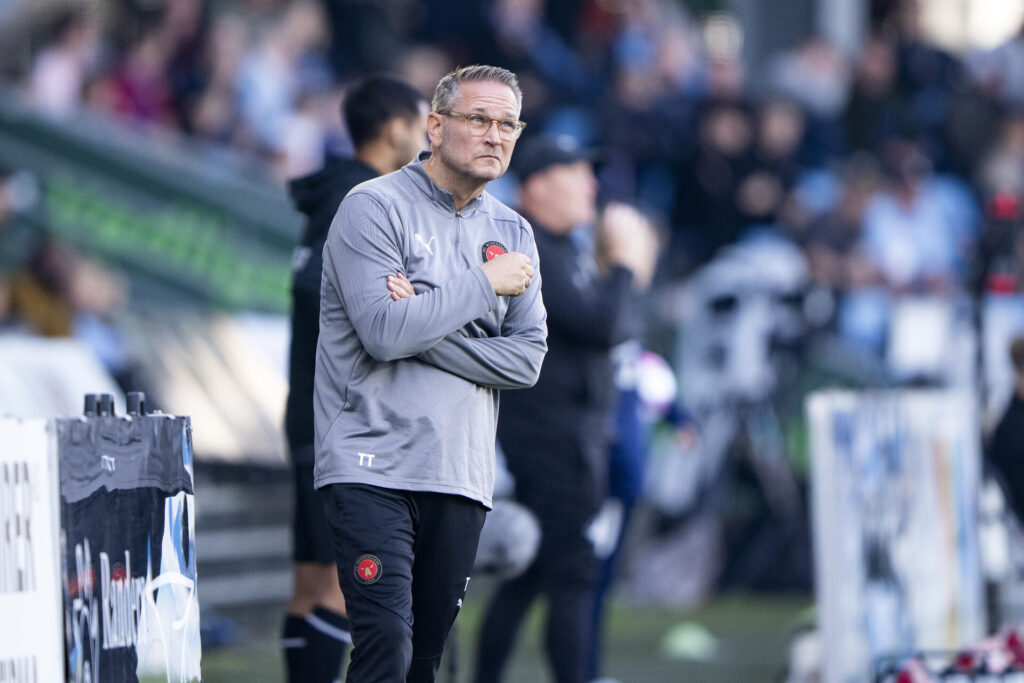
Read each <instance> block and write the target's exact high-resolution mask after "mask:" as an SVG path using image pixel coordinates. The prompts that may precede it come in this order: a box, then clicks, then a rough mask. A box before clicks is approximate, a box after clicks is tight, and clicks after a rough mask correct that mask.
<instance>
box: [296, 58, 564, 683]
mask: <svg viewBox="0 0 1024 683" xmlns="http://www.w3.org/2000/svg"><path fill="white" fill-rule="evenodd" d="M521 104H522V93H521V91H520V89H519V84H518V80H517V79H516V76H515V74H513V73H511V72H509V71H507V70H505V69H501V68H498V67H491V66H471V67H465V68H462V69H458V70H456V71H454V72H452V73H450V74H448V75H447V76H445V77H444V78H442V79H441V81H440V83H439V84H438V86H437V89H436V90H435V92H434V98H433V102H432V111H431V113H430V115H429V117H428V119H427V134H428V138H429V141H430V146H431V151H430V152H422V153H420V155H419V157H418V158H417V159H416V160H414V161H413V162H412V163H410V164H408V165H407V166H405V167H404V168H402V169H400V170H398V171H396V172H394V173H391V174H388V175H385V176H382V177H380V178H376V179H374V180H370V181H368V182H366V183H363V184H361V185H358V186H357V187H355V188H354V189H353V190H352V191H351V192H350V193H349V195H348V196H347V197H346V198H345V200H344V201H343V202H342V203H341V207H340V208H339V210H338V214H337V216H336V217H335V219H334V222H333V224H332V226H331V230H330V233H329V235H328V238H327V243H326V245H325V247H324V252H323V257H324V277H323V282H322V285H321V313H320V339H319V343H318V346H317V356H316V378H315V396H314V411H315V417H316V420H315V423H316V442H317V452H316V468H315V478H316V479H315V484H316V486H317V488H319V489H320V490H321V492H322V498H323V502H324V509H325V511H326V513H327V519H328V522H329V525H330V530H331V536H332V542H333V546H334V551H335V558H336V564H337V568H338V580H339V583H340V586H341V589H342V592H343V593H344V595H345V601H346V604H347V607H348V615H349V621H350V623H351V629H352V643H353V649H352V659H351V663H350V665H349V669H348V678H347V680H348V681H349V683H367V682H373V681H389V682H396V681H433V680H434V678H435V676H436V674H437V669H438V666H439V664H440V659H441V654H442V652H443V650H444V644H445V640H446V638H447V635H448V631H449V629H450V628H451V626H452V624H453V623H454V620H455V617H456V615H457V614H458V611H459V609H460V608H461V606H462V600H463V598H464V597H465V592H466V588H467V587H468V584H469V575H470V570H471V567H472V564H473V560H474V557H475V555H476V549H477V542H478V540H479V536H480V529H481V527H482V525H483V520H484V514H485V511H486V510H487V509H488V508H489V507H490V505H491V495H492V492H493V486H494V434H495V428H496V421H497V413H498V391H499V390H500V389H516V388H522V387H528V386H531V385H532V384H533V383H534V382H535V381H536V379H537V376H538V374H539V372H540V366H541V361H542V360H543V357H544V354H545V352H546V350H547V345H546V337H547V326H546V322H545V321H546V313H545V310H544V306H543V303H542V301H541V297H540V274H539V273H538V272H536V270H535V267H536V265H537V254H536V247H535V246H534V241H533V232H532V230H531V228H530V226H529V224H528V223H527V222H526V221H525V220H524V219H523V218H522V217H521V216H519V215H518V214H517V213H515V212H514V211H512V210H511V209H509V208H508V207H506V206H504V205H503V204H501V203H500V202H498V201H497V200H496V199H495V198H494V197H492V196H491V195H490V194H488V193H487V192H485V191H484V190H485V187H486V186H487V183H489V182H490V181H491V180H494V179H495V178H497V177H499V176H500V175H501V174H502V173H504V172H505V170H506V168H508V164H509V161H510V159H511V156H512V150H513V148H514V147H515V143H516V140H517V138H518V137H519V134H520V132H521V131H522V129H523V127H524V126H525V124H524V123H522V122H521V121H519V113H520V111H521Z"/></svg>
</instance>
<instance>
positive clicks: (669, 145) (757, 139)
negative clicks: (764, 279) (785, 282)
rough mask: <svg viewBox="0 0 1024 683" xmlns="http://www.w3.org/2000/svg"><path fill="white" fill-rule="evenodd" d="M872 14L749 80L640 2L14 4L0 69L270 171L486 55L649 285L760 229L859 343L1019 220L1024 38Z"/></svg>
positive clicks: (882, 1)
mask: <svg viewBox="0 0 1024 683" xmlns="http://www.w3.org/2000/svg"><path fill="white" fill-rule="evenodd" d="M869 4H870V14H871V17H870V25H869V27H868V30H867V31H866V37H865V39H864V41H863V43H862V45H861V46H860V48H859V50H858V51H857V52H856V53H855V54H846V53H844V52H843V51H841V50H839V49H837V48H836V47H834V46H832V45H830V44H829V43H827V42H825V41H823V40H822V39H820V38H818V37H810V38H807V39H806V40H804V41H803V42H801V43H800V44H797V45H794V46H793V47H792V48H791V49H789V50H787V51H785V52H782V53H780V54H777V55H775V56H774V57H772V58H771V59H769V60H766V61H765V63H763V64H756V65H752V64H747V63H745V62H744V59H743V52H742V46H743V27H741V26H740V25H739V24H738V23H737V21H736V20H735V18H733V17H732V16H731V15H728V14H713V15H708V16H696V15H693V14H690V13H688V12H687V11H685V10H684V9H683V6H684V3H677V2H663V1H659V0H614V1H612V0H571V1H564V2H557V3H555V2H544V0H493V1H489V2H476V1H473V0H460V1H459V2H451V1H445V2H440V1H439V0H405V1H403V2H361V1H354V0H353V1H345V0H342V1H337V2H318V1H317V0H224V1H222V2H203V1H202V0H166V2H156V3H153V2H146V3H142V2H130V1H129V2H99V3H84V2H83V3H51V2H47V3H12V4H9V5H8V9H7V10H6V12H7V13H8V14H9V15H11V16H12V17H13V18H14V19H16V20H14V21H10V22H5V23H7V24H8V25H9V27H10V32H14V31H21V33H20V34H19V35H23V36H29V37H30V38H23V39H22V40H21V42H20V44H25V42H26V40H27V41H28V44H27V45H26V49H24V50H21V51H17V50H16V51H14V52H18V53H19V54H22V55H23V58H22V59H20V60H18V59H12V58H11V57H10V55H8V59H7V62H8V63H7V64H4V65H3V66H4V68H5V69H6V70H7V71H8V73H9V74H10V75H11V76H13V77H14V78H15V79H16V80H17V82H18V83H20V85H21V87H22V88H23V91H24V94H25V96H26V98H27V99H28V100H29V101H30V102H31V103H32V104H34V105H35V106H36V107H38V108H39V109H40V110H41V111H43V112H45V113H47V114H49V115H52V116H54V117H65V116H69V115H71V114H73V113H74V112H76V111H78V110H80V109H83V108H84V109H89V110H93V111H98V112H102V113H103V114H105V115H107V116H110V117H115V118H117V119H118V120H122V121H124V122H125V123H126V124H128V125H132V126H139V127H158V128H170V129H176V130H180V131H182V132H184V133H185V134H187V135H188V136H192V137H194V138H199V139H203V140H209V141H212V142H215V143H222V144H224V145H229V146H232V147H234V148H237V149H240V150H244V151H245V152H246V153H250V154H254V155H256V156H258V157H260V158H262V159H264V160H266V162H267V163H268V164H269V166H270V168H272V170H273V172H274V173H275V174H276V176H277V177H279V178H281V179H282V180H283V179H287V178H292V177H296V176H299V175H302V174H304V173H307V172H310V171H312V170H315V169H317V168H319V167H320V166H321V164H322V162H323V158H324V155H325V153H345V152H346V151H349V150H350V143H349V142H348V140H347V136H346V133H345V131H344V130H343V127H342V126H341V124H340V120H339V116H338V102H339V100H340V97H341V92H342V88H343V87H344V85H345V84H346V83H348V82H350V81H351V80H353V79H354V78H356V77H358V76H361V75H365V74H366V73H369V72H379V71H391V72H397V73H398V74H399V75H401V76H403V77H404V78H406V79H407V80H409V81H410V82H412V83H413V84H414V85H416V86H417V87H419V88H420V89H421V90H423V91H424V92H425V93H428V94H429V92H430V91H431V89H432V86H433V84H434V83H436V81H437V79H438V77H439V76H440V75H442V74H443V73H445V72H446V71H447V70H448V69H449V68H451V66H453V65H455V64H466V63H473V62H484V63H494V64H500V65H503V66H506V67H509V68H511V69H512V70H514V71H516V72H517V73H518V74H519V76H520V78H521V79H522V82H523V90H524V92H525V93H526V99H525V102H524V112H523V119H524V120H526V121H528V122H529V123H530V126H531V130H532V131H534V132H536V131H539V130H546V131H548V132H556V133H568V134H570V135H573V136H574V137H576V138H577V139H578V140H579V141H580V143H581V144H583V145H585V146H592V147H594V148H596V149H599V150H600V152H601V161H602V163H601V167H600V176H601V183H602V188H603V193H604V195H606V199H627V200H630V201H633V202H638V203H640V204H641V205H644V206H646V207H649V208H650V209H651V210H652V211H654V212H656V213H657V214H659V215H661V216H662V217H663V218H664V224H665V225H666V226H668V228H667V232H668V234H669V235H670V239H669V240H668V242H669V244H670V248H669V253H668V256H667V257H666V258H665V259H664V263H663V271H664V273H665V274H666V275H667V276H668V277H670V278H677V277H681V276H683V275H686V274H688V273H690V272H692V271H693V270H694V269H696V268H698V267H699V266H700V265H702V264H703V263H705V262H706V261H707V260H708V259H710V258H711V257H712V255H713V254H715V253H716V251H717V250H719V249H720V248H721V247H723V246H726V245H729V244H732V243H734V242H736V241H737V240H738V239H740V237H741V236H742V235H743V234H744V233H745V232H747V231H749V230H750V229H751V228H755V227H756V228H766V227H767V228H770V229H771V230H774V231H777V232H778V233H780V234H781V235H783V236H785V237H786V238H787V239H789V240H792V241H794V242H795V243H797V244H798V245H800V247H801V248H802V249H803V250H804V252H805V253H806V256H807V258H808V261H809V266H810V274H811V277H812V278H813V279H814V281H816V282H818V283H820V284H823V285H825V286H827V287H829V288H831V289H833V290H836V291H842V292H852V293H854V294H855V296H853V297H851V299H852V300H853V301H852V303H851V304H850V305H849V306H848V307H846V308H845V309H844V310H843V311H842V312H841V313H842V315H841V317H840V319H839V321H840V324H842V325H844V326H845V327H846V328H848V333H849V334H848V336H849V338H850V339H852V340H855V341H860V342H863V343H865V344H869V345H871V344H876V345H877V344H878V343H880V339H881V336H880V335H881V334H882V333H881V331H880V330H879V329H878V328H879V323H878V322H877V321H876V320H874V318H872V316H873V315H874V316H875V317H877V315H876V313H877V311H878V310H881V309H879V308H878V307H877V306H876V305H875V304H877V303H878V301H879V296H878V292H879V291H891V292H916V293H937V294H941V295H943V296H945V295H948V294H950V293H953V292H956V291H957V290H958V289H960V290H962V289H964V288H965V287H967V286H968V284H969V277H970V275H972V272H971V268H972V267H974V266H975V265H976V264H975V262H974V260H973V257H974V255H975V253H976V252H975V250H976V249H977V247H978V245H979V240H980V238H981V229H982V224H983V221H982V218H983V214H984V211H985V210H986V209H988V208H989V207H992V210H994V211H996V212H1000V211H1001V212H1003V214H1005V213H1006V212H1007V211H1009V212H1011V213H1012V212H1014V211H1016V210H1017V209H1016V203H1015V200H1016V198H1017V196H1018V194H1019V193H1020V192H1021V191H1022V190H1024V115H1022V113H1021V111H1020V109H1019V107H1020V104H1021V103H1022V101H1024V35H1018V36H1015V37H1014V38H1012V39H1011V40H1009V41H1008V42H1006V43H1005V44H1004V45H1002V46H1000V47H998V48H996V49H994V50H987V51H978V52H973V53H969V54H966V55H964V56H962V57H957V56H953V55H951V54H948V53H946V52H944V51H942V50H941V49H938V48H936V47H934V46H932V45H930V44H928V43H927V42H925V41H924V40H923V39H922V36H921V33H920V30H919V25H920V21H919V13H920V12H919V7H918V5H917V3H916V2H914V1H913V0H873V1H872V2H870V3H869ZM24 29H27V30H24ZM528 134H529V133H528ZM996 198H999V199H998V200H996ZM1010 200H1013V201H1010ZM1008 201H1010V203H1007V202H1008ZM974 274H976V273H974ZM1001 286H1007V285H1006V284H1005V283H1004V284H1003V285H1001ZM862 300H863V301H869V303H870V305H867V304H864V303H862Z"/></svg>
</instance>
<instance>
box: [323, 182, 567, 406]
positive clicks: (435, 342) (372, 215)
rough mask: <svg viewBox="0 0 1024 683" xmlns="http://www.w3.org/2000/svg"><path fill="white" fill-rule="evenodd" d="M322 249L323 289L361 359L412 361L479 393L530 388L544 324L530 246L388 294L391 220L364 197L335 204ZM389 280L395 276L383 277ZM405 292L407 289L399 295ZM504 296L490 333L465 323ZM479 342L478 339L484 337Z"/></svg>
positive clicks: (396, 267) (393, 248)
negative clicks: (335, 299) (335, 301)
mask: <svg viewBox="0 0 1024 683" xmlns="http://www.w3.org/2000/svg"><path fill="white" fill-rule="evenodd" d="M335 222H336V223H338V222H340V225H336V226H335V227H334V228H332V230H331V234H330V235H329V237H328V240H327V244H326V246H325V248H324V286H325V287H327V286H332V287H334V288H335V289H336V291H337V292H338V294H339V296H340V299H341V301H342V304H343V306H344V307H345V310H346V312H347V314H348V317H349V319H350V320H351V322H352V325H353V327H354V328H355V332H356V334H357V335H358V337H359V341H360V342H361V343H362V345H363V347H364V348H365V349H366V352H367V353H369V354H370V355H371V356H372V357H373V358H374V359H375V360H377V361H379V362H389V361H394V360H399V359H403V358H417V359H418V360H420V361H422V362H425V363H428V364H430V365H432V366H434V367H437V368H439V369H441V370H444V371H446V372H449V373H451V374H453V375H456V376H458V377H461V378H462V379H464V380H466V381H469V382H473V383H475V384H478V385H480V386H484V387H488V388H494V389H514V388H521V387H528V386H532V385H533V384H534V383H535V382H536V381H537V377H538V375H539V374H540V367H541V362H542V361H543V358H544V353H545V352H546V351H547V343H546V337H547V325H546V313H545V311H544V305H543V302H542V300H541V297H540V275H539V274H535V273H534V271H533V268H532V266H531V264H532V263H535V262H536V247H535V246H534V245H533V243H532V241H531V242H530V244H529V245H528V251H529V252H530V253H528V254H520V253H510V254H505V255H504V256H500V257H498V258H496V259H494V260H492V261H489V262H487V263H486V264H484V265H483V266H476V267H469V268H467V269H465V270H463V271H462V272H459V273H453V275H452V277H451V278H450V279H448V280H447V281H445V282H444V283H442V284H441V286H439V287H436V288H433V289H430V290H428V291H425V292H420V293H419V294H416V293H415V291H414V290H413V289H412V285H411V284H408V280H405V279H404V278H401V280H403V281H404V283H405V284H403V286H402V287H401V288H399V289H400V290H401V291H402V294H401V295H398V296H396V292H395V289H392V288H390V285H389V284H388V283H389V282H396V281H398V280H397V278H398V277H400V276H399V273H400V272H401V270H402V267H403V266H402V263H403V258H402V253H401V249H400V247H399V244H400V241H399V235H398V234H397V231H396V229H395V223H396V221H395V220H392V216H390V215H389V212H388V211H387V210H386V209H385V208H384V206H383V205H382V204H381V203H380V202H379V201H377V199H376V198H374V197H372V196H371V195H368V194H362V193H355V194H352V195H350V196H349V197H348V198H347V199H346V200H345V201H344V202H343V203H342V205H341V208H340V209H339V212H338V215H337V217H336V218H335ZM388 276H394V277H395V278H396V279H394V280H390V281H389V280H387V278H388ZM405 285H408V289H405ZM498 296H509V297H510V299H509V305H508V310H507V312H506V315H505V317H504V319H503V320H502V321H501V326H500V330H497V331H496V332H497V334H491V335H487V332H486V331H485V330H484V328H483V327H481V326H480V325H479V324H477V323H475V322H474V321H476V320H478V319H479V318H482V317H484V316H485V315H486V314H487V313H489V312H490V311H492V310H493V309H494V308H495V307H497V306H498V304H499V300H498ZM485 335H486V336H485Z"/></svg>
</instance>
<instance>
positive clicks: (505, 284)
mask: <svg viewBox="0 0 1024 683" xmlns="http://www.w3.org/2000/svg"><path fill="white" fill-rule="evenodd" d="M530 263H531V261H530V257H529V256H527V255H525V254H520V253H519V252H516V251H511V252H509V253H507V254H502V255H501V256H496V257H494V258H493V259H491V260H490V261H488V262H487V263H485V264H483V265H482V266H481V268H483V269H484V273H485V274H486V275H487V279H488V280H490V281H491V286H492V287H494V293H495V294H497V295H498V296H519V295H520V294H522V293H523V292H525V291H526V288H527V287H529V286H530V281H531V280H532V278H533V266H531V265H530Z"/></svg>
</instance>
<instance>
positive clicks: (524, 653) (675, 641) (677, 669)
mask: <svg viewBox="0 0 1024 683" xmlns="http://www.w3.org/2000/svg"><path fill="white" fill-rule="evenodd" d="M491 589H492V584H489V583H488V582H487V581H485V580H481V581H480V582H479V584H477V585H474V586H471V588H470V594H469V598H468V599H467V601H466V606H465V608H464V609H463V611H462V614H461V615H460V617H459V621H458V622H457V624H456V630H455V635H454V638H455V639H456V649H457V651H458V661H459V664H460V666H459V671H458V681H459V682H460V683H466V682H468V681H469V680H470V675H471V671H472V664H471V660H472V658H473V649H474V645H475V638H476V631H477V628H478V627H479V624H480V620H481V618H482V615H483V610H484V607H485V605H486V603H487V598H488V597H489V594H490V591H491ZM811 602H812V600H811V598H810V596H793V597H778V596H761V595H745V594H744V595H728V596H724V597H721V598H718V599H716V600H714V601H713V602H711V603H709V604H707V605H705V606H703V607H700V608H697V609H684V608H671V607H650V606H647V607H637V606H630V605H626V604H623V603H621V602H618V603H614V604H613V605H612V610H611V613H610V617H609V622H608V631H607V637H606V643H607V653H606V655H605V671H604V675H606V676H609V677H611V678H615V679H618V680H620V681H622V683H679V682H680V681H686V682H687V683H726V682H728V683H760V682H764V683H773V682H774V681H778V680H780V675H781V673H782V672H783V670H784V666H785V659H786V653H787V650H788V646H789V640H790V638H791V637H792V635H793V633H794V631H795V630H796V629H797V627H798V626H800V625H801V621H802V619H804V618H805V617H806V614H805V612H806V610H807V608H808V607H809V606H810V605H811ZM282 614H283V606H281V605H269V606H261V607H247V608H244V609H239V610H232V611H229V612H223V613H222V616H226V617H230V618H231V619H233V620H234V621H235V622H236V623H237V624H238V626H239V628H240V638H239V642H238V643H237V644H236V645H234V646H232V647H227V648H221V649H217V650H212V649H209V648H207V649H206V650H205V653H204V656H203V667H202V668H203V680H204V681H205V682H206V683H229V682H230V683H236V682H238V681H245V682H246V683H281V681H283V680H284V673H283V672H284V669H283V665H282V662H281V656H280V652H279V650H278V644H277V637H278V627H279V625H280V621H281V616H282ZM543 618H544V609H543V606H542V605H541V604H540V603H538V604H537V605H535V606H534V608H533V609H532V610H531V612H530V614H529V615H528V617H527V620H526V623H525V625H524V626H525V627H524V629H523V630H522V631H521V632H520V634H519V640H518V643H517V648H516V651H515V654H514V655H513V660H512V662H511V663H510V666H509V668H508V670H507V672H506V676H505V682H506V683H544V682H545V681H549V680H551V678H550V676H549V674H548V672H547V668H546V664H545V662H544V658H543V654H542V653H543V649H542V647H543V646H542V643H541V641H542V637H543V636H542V633H543ZM709 637H710V638H709ZM446 668H447V664H446V663H443V664H442V674H441V675H440V676H439V677H438V681H439V683H455V682H454V681H452V680H451V679H450V677H448V676H447V674H446V673H444V672H445V671H446Z"/></svg>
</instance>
